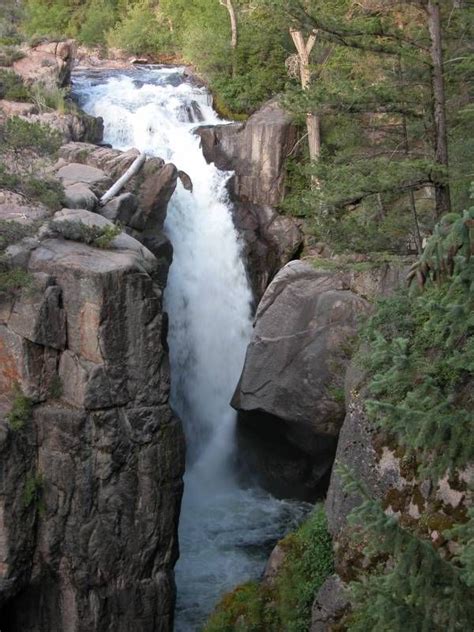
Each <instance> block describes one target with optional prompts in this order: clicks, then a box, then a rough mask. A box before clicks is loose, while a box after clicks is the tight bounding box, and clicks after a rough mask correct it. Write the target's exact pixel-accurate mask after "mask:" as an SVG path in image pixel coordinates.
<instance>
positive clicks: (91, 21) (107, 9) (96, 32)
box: [77, 0, 117, 46]
mask: <svg viewBox="0 0 474 632" xmlns="http://www.w3.org/2000/svg"><path fill="white" fill-rule="evenodd" d="M116 19H117V16H116V13H115V9H114V6H113V3H111V2H110V0H92V2H91V1H89V2H88V3H87V5H86V6H85V8H84V17H83V20H82V24H81V26H80V29H79V32H78V36H77V37H78V39H79V40H80V41H81V42H83V43H84V44H86V45H87V46H93V45H95V44H105V35H106V33H107V31H109V30H110V29H111V28H112V27H113V26H114V24H115V22H116Z"/></svg>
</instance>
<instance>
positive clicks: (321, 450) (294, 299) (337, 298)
mask: <svg viewBox="0 0 474 632" xmlns="http://www.w3.org/2000/svg"><path fill="white" fill-rule="evenodd" d="M367 309H368V304H367V303H366V301H365V300H364V299H362V298H361V297H359V296H357V295H356V294H354V293H353V292H351V291H350V290H348V289H347V287H346V286H345V284H344V283H343V281H342V280H341V278H340V277H338V275H335V274H331V273H324V272H323V273H322V272H318V271H317V270H315V269H314V268H313V267H311V266H310V265H308V264H304V263H302V262H299V261H294V262H291V263H289V264H288V265H287V266H285V268H284V269H283V270H282V271H281V272H280V273H279V274H278V275H277V276H276V278H275V279H274V280H273V282H272V283H271V284H270V286H269V287H268V289H267V291H266V292H265V295H264V297H263V299H262V301H261V302H260V305H259V307H258V310H257V314H256V317H255V326H254V333H253V336H252V339H251V341H250V345H249V347H248V349H247V355H246V359H245V364H244V368H243V371H242V375H241V378H240V382H239V385H238V387H237V389H236V392H235V394H234V397H233V400H232V405H233V406H234V408H236V409H237V410H238V411H240V413H241V420H242V421H243V422H244V425H245V426H246V427H247V429H248V428H251V429H252V431H253V432H255V433H256V434H257V435H260V437H261V438H263V441H262V444H263V445H265V444H267V445H270V444H276V445H275V446H274V448H273V449H272V450H270V451H269V453H268V454H267V455H266V456H265V457H264V458H256V464H258V462H260V463H261V466H260V470H261V472H262V476H263V478H264V480H265V481H266V485H267V486H269V484H270V486H271V487H272V488H273V490H274V491H275V489H274V488H275V486H277V485H278V480H279V479H280V484H281V482H282V481H281V479H283V482H284V485H285V486H287V487H288V485H290V482H291V471H292V472H293V487H294V488H295V490H296V491H297V490H298V489H300V490H301V491H300V493H299V494H298V495H302V496H303V497H308V496H309V497H310V496H311V491H313V492H314V491H315V490H316V487H317V484H318V482H319V481H322V480H323V478H324V477H325V476H327V474H328V472H329V471H330V468H331V465H332V462H333V459H334V452H335V448H336V442H337V436H338V434H339V430H340V427H341V425H342V422H343V420H344V414H345V407H344V376H345V372H346V369H347V366H348V364H349V359H350V352H351V347H350V342H351V339H352V338H353V336H354V335H355V332H356V327H357V322H358V318H359V317H360V316H361V315H362V314H364V313H366V311H367ZM262 435H263V437H262ZM277 446H279V453H280V457H279V458H278V457H276V455H277V454H278V451H277V450H276V449H275V448H276V447H277ZM265 464H266V465H265ZM269 464H271V465H269ZM283 471H284V472H285V473H286V476H285V475H283V476H282V472H283ZM272 480H274V485H272V484H271V483H272ZM288 491H289V488H287V489H286V493H288ZM283 493H284V494H285V488H284V489H283Z"/></svg>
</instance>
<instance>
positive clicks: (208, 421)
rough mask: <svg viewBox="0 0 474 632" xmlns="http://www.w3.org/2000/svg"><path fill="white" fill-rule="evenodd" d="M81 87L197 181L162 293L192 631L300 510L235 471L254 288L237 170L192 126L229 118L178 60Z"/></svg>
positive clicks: (125, 141)
mask: <svg viewBox="0 0 474 632" xmlns="http://www.w3.org/2000/svg"><path fill="white" fill-rule="evenodd" d="M74 93H75V95H76V98H77V99H78V100H79V102H80V104H81V105H82V107H83V108H84V109H85V110H86V111H87V112H88V113H89V114H92V115H95V116H102V117H103V118H104V124H105V135H104V140H105V142H108V143H110V144H111V145H112V146H113V147H116V148H119V149H128V148H130V147H137V148H138V149H140V150H142V151H145V152H147V153H149V154H152V155H156V156H161V157H162V158H163V159H165V160H166V161H168V162H173V163H174V164H175V165H176V166H177V167H178V169H181V170H183V171H185V172H186V173H188V174H189V175H190V177H191V179H192V181H193V192H192V193H191V192H189V191H186V190H185V189H184V188H183V186H182V185H181V184H180V183H178V187H177V190H176V192H175V194H174V195H173V197H172V199H171V202H170V204H169V207H168V215H167V220H166V224H165V231H166V233H167V235H168V236H169V238H170V240H171V242H172V244H173V249H174V256H173V263H172V266H171V268H170V273H169V278H168V284H167V288H166V291H165V309H166V311H167V312H168V314H169V322H170V326H169V337H168V341H169V348H170V365H171V403H172V406H173V409H174V410H175V411H176V413H177V414H178V415H179V417H180V418H181V419H182V421H183V424H184V428H185V433H186V438H187V466H186V476H185V493H184V498H183V506H182V514H181V518H180V533H179V537H180V549H181V556H180V560H179V562H178V564H177V567H176V581H177V587H178V605H177V618H176V626H175V629H176V631H177V632H192V631H196V630H199V629H200V626H201V625H202V622H203V620H205V617H206V615H207V614H208V613H209V612H210V611H211V610H212V608H213V606H214V605H215V603H216V601H217V599H218V598H219V596H220V595H221V594H222V593H223V592H225V591H226V590H229V589H232V588H233V587H234V586H235V585H236V584H238V583H239V582H242V581H246V580H248V579H251V578H256V577H258V576H259V574H260V573H261V571H262V568H263V561H264V558H265V554H266V553H267V552H268V546H269V545H271V543H273V542H274V541H275V540H276V539H278V537H281V535H282V534H283V533H284V531H285V529H287V528H288V526H289V525H290V523H292V522H293V523H294V522H295V521H296V520H298V519H299V518H300V517H301V512H302V511H303V509H302V508H301V507H299V506H297V505H296V504H294V503H291V502H285V501H279V500H276V499H274V498H272V497H271V496H269V495H268V494H266V493H264V492H262V491H261V490H259V489H241V488H240V487H239V485H238V484H237V482H236V480H235V477H234V473H233V467H232V466H233V459H234V453H233V451H234V440H233V435H234V428H235V417H236V416H235V412H234V411H233V410H232V408H231V407H230V406H229V401H230V399H231V397H232V394H233V391H234V389H235V387H236V384H237V382H238V379H239V376H240V372H241V369H242V366H243V362H244V357H245V350H246V346H247V344H248V340H249V337H250V332H251V312H250V303H251V293H250V289H249V286H248V283H247V278H246V274H245V269H244V265H243V262H242V258H241V253H240V250H241V248H240V244H239V240H238V235H237V233H236V230H235V228H234V225H233V222H232V216H231V208H230V203H229V201H228V198H227V192H226V183H227V180H228V178H229V177H230V175H231V174H229V173H225V172H222V171H219V170H218V169H217V168H216V167H215V165H213V164H210V165H208V164H207V163H206V161H205V159H204V157H203V155H202V151H201V149H200V145H199V138H198V137H197V136H196V135H194V134H193V131H192V130H193V127H195V126H196V124H197V122H198V121H199V122H201V121H202V122H204V123H205V124H213V123H217V122H220V121H218V118H217V116H216V114H215V112H214V111H213V109H212V106H211V99H210V97H209V94H208V92H207V91H206V90H205V89H204V88H199V87H197V86H195V85H193V84H192V83H190V82H187V81H186V80H185V77H184V73H183V69H180V68H163V67H162V68H156V67H154V68H153V67H147V68H140V69H133V70H130V71H113V72H111V71H103V72H102V73H96V72H94V73H89V74H88V73H87V72H85V73H80V74H79V73H78V74H76V75H75V77H74Z"/></svg>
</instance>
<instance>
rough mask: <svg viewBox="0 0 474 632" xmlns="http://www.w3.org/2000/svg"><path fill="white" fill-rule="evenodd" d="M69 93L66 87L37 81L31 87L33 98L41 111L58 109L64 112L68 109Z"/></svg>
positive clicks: (61, 112)
mask: <svg viewBox="0 0 474 632" xmlns="http://www.w3.org/2000/svg"><path fill="white" fill-rule="evenodd" d="M67 93H68V91H67V89H66V88H58V87H57V86H46V85H45V84H43V83H35V84H34V85H33V86H32V88H31V100H32V101H33V103H34V104H35V105H36V107H37V108H38V110H39V111H40V112H45V111H47V110H56V111H57V112H59V113H60V114H64V113H65V112H66V111H67V110H68V105H67V101H66V96H67Z"/></svg>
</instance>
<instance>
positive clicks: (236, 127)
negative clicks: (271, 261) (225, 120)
mask: <svg viewBox="0 0 474 632" xmlns="http://www.w3.org/2000/svg"><path fill="white" fill-rule="evenodd" d="M196 133H197V134H198V135H199V136H200V138H201V144H202V150H203V153H204V157H205V158H206V160H207V161H208V162H214V163H215V164H216V166H217V167H218V168H219V169H223V170H226V171H235V178H234V181H233V183H232V185H231V188H232V191H233V194H234V196H235V197H236V198H237V199H239V200H241V201H243V202H250V203H252V204H262V205H264V206H278V204H280V203H281V202H282V201H283V197H284V194H285V176H286V174H285V171H284V165H285V161H286V159H287V157H288V155H289V153H290V151H291V150H292V149H293V146H294V144H295V141H296V129H295V127H294V125H293V123H292V121H291V117H290V116H289V115H288V114H287V113H286V112H285V110H283V108H282V107H281V106H280V105H279V103H278V101H277V100H276V99H274V100H272V101H270V102H269V103H267V104H266V105H264V106H263V107H262V108H261V109H260V110H258V112H256V113H255V114H253V115H252V116H251V117H250V118H249V119H248V121H246V122H245V123H231V124H228V125H204V126H201V127H198V128H197V129H196Z"/></svg>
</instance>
